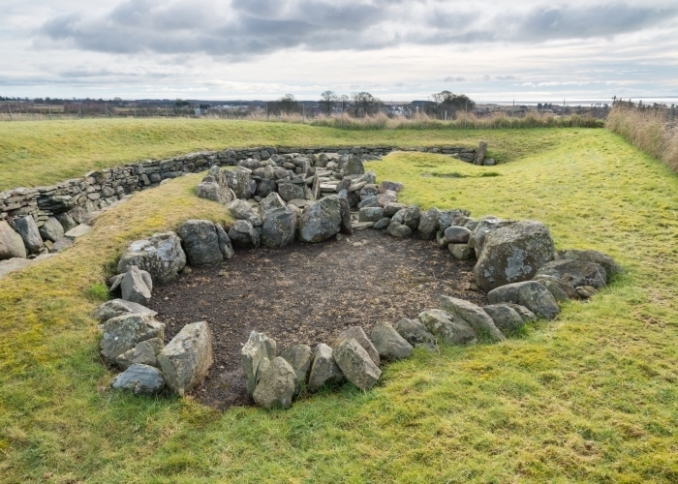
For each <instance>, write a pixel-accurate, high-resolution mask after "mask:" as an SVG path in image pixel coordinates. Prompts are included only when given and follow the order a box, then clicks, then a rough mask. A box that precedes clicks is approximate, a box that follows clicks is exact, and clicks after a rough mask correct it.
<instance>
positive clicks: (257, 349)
mask: <svg viewBox="0 0 678 484" xmlns="http://www.w3.org/2000/svg"><path fill="white" fill-rule="evenodd" d="M276 354H277V345H276V342H275V340H273V339H271V338H269V337H268V336H266V335H263V334H260V333H257V332H256V331H252V332H251V333H250V337H249V339H248V340H247V342H246V343H245V346H243V347H242V349H241V350H240V361H241V363H242V368H243V371H244V372H245V377H246V378H247V392H248V393H249V394H250V395H251V394H252V392H254V389H255V388H256V386H257V382H258V381H259V378H260V375H259V366H260V365H261V363H262V361H264V360H266V361H267V362H271V361H273V359H274V358H275V357H276Z"/></svg>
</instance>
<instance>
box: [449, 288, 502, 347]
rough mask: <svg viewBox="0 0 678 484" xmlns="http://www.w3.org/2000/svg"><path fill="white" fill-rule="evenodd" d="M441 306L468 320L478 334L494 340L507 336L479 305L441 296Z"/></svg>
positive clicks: (500, 339)
mask: <svg viewBox="0 0 678 484" xmlns="http://www.w3.org/2000/svg"><path fill="white" fill-rule="evenodd" d="M440 307H441V309H442V310H443V311H445V312H448V313H450V314H452V315H455V316H458V317H459V318H461V319H463V320H464V321H466V322H467V323H468V324H469V325H471V327H472V328H473V329H474V330H475V332H476V334H477V335H478V336H485V337H487V338H489V339H490V340H492V341H502V340H504V339H506V337H505V336H504V335H503V334H502V332H501V331H499V329H498V328H497V327H496V326H495V325H494V321H492V318H491V317H490V316H488V314H487V313H486V312H485V311H483V310H482V308H480V307H479V306H477V305H475V304H473V303H472V302H470V301H465V300H464V299H457V298H454V297H450V296H440Z"/></svg>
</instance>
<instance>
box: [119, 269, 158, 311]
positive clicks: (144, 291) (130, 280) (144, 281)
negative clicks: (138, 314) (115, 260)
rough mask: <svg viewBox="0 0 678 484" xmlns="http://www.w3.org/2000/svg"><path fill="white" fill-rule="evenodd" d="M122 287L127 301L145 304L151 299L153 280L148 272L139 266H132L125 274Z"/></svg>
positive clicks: (123, 295)
mask: <svg viewBox="0 0 678 484" xmlns="http://www.w3.org/2000/svg"><path fill="white" fill-rule="evenodd" d="M120 289H121V290H122V298H123V299H124V300H125V301H131V302H133V303H137V304H141V305H144V306H145V305H147V304H148V303H149V301H150V300H151V291H153V280H152V279H151V275H150V274H149V273H148V272H146V271H142V270H140V269H139V268H138V267H137V266H132V267H130V270H129V271H127V272H126V273H125V275H124V276H123V278H122V281H121V282H120Z"/></svg>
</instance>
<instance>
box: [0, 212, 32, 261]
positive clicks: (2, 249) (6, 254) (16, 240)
mask: <svg viewBox="0 0 678 484" xmlns="http://www.w3.org/2000/svg"><path fill="white" fill-rule="evenodd" d="M26 255H27V254H26V246H24V241H23V239H22V238H21V235H19V234H18V233H16V232H15V231H14V230H13V229H12V227H10V226H9V224H8V223H7V222H5V221H4V220H3V221H0V260H6V259H12V258H14V257H20V258H22V259H25V258H26Z"/></svg>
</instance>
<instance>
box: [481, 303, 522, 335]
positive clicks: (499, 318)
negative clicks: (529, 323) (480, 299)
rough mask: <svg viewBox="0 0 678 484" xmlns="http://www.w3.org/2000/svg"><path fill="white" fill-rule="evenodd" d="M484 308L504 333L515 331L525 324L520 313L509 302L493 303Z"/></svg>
mask: <svg viewBox="0 0 678 484" xmlns="http://www.w3.org/2000/svg"><path fill="white" fill-rule="evenodd" d="M483 310H484V311H485V312H486V313H487V314H489V316H490V317H491V318H492V321H494V325H495V326H496V327H497V328H499V329H500V330H501V331H502V332H503V333H504V334H510V333H513V332H515V331H517V330H519V329H520V328H522V327H523V325H524V324H525V322H524V321H523V318H522V317H521V316H520V314H518V312H517V311H516V310H515V309H513V308H512V307H511V306H509V305H508V304H491V305H489V306H485V307H483Z"/></svg>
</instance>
